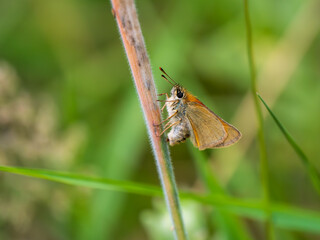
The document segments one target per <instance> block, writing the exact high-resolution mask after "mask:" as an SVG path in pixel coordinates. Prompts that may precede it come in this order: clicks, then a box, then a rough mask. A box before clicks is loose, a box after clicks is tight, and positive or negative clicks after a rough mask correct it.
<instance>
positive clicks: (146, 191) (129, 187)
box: [0, 166, 162, 196]
mask: <svg viewBox="0 0 320 240" xmlns="http://www.w3.org/2000/svg"><path fill="white" fill-rule="evenodd" d="M0 171H3V172H9V173H15V174H20V175H24V176H29V177H35V178H42V179H46V180H50V181H55V182H60V183H65V184H69V185H75V186H82V187H89V188H95V189H102V190H112V191H120V192H128V193H136V194H143V195H150V196H162V191H161V190H160V188H157V187H154V186H151V185H144V184H140V183H133V182H128V181H118V180H113V179H107V178H97V177H89V176H84V175H79V174H73V173H65V172H58V171H52V170H43V169H31V168H20V167H7V166H0Z"/></svg>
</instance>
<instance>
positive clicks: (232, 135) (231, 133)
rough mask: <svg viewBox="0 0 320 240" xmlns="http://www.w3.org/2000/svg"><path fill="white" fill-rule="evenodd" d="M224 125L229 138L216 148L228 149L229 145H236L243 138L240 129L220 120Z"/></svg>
mask: <svg viewBox="0 0 320 240" xmlns="http://www.w3.org/2000/svg"><path fill="white" fill-rule="evenodd" d="M219 119H220V120H221V122H222V124H223V127H224V129H225V131H226V132H227V138H226V139H225V140H224V141H223V142H222V143H220V144H218V145H217V146H215V147H214V148H222V147H227V146H229V145H232V144H234V143H235V142H237V141H238V140H239V139H240V138H241V133H240V132H239V130H238V129H236V128H235V127H234V126H232V125H230V124H229V123H227V122H225V121H224V120H223V119H221V118H219Z"/></svg>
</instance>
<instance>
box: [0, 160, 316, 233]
mask: <svg viewBox="0 0 320 240" xmlns="http://www.w3.org/2000/svg"><path fill="white" fill-rule="evenodd" d="M0 171H3V172H9V173H15V174H19V175H23V176H30V177H34V178H40V179H46V180H50V181H55V182H60V183H65V184H69V185H74V186H81V187H89V188H94V189H103V190H112V191H120V192H127V193H135V194H142V195H146V196H162V194H163V193H162V191H161V189H160V188H159V187H156V186H153V185H148V184H141V183H135V182H129V181H119V180H113V179H106V178H98V177H88V176H84V175H79V174H72V173H64V172H58V171H52V170H42V169H32V168H21V167H8V166H0ZM180 197H181V198H183V199H189V200H193V201H196V202H198V203H202V204H208V205H211V206H214V207H215V208H217V209H219V210H223V211H226V212H229V213H232V214H236V215H238V216H241V217H247V218H251V219H254V220H258V221H266V220H267V219H268V216H267V213H266V212H265V204H264V202H263V201H260V200H249V199H236V198H231V197H226V196H222V195H209V196H206V195H201V194H197V193H192V192H181V193H180ZM270 210H271V217H272V221H273V222H274V224H275V225H276V226H279V227H281V228H284V229H290V230H300V231H306V232H312V233H317V234H320V228H319V226H320V213H319V212H314V211H310V210H306V209H301V208H297V207H292V206H288V205H285V204H276V203H270Z"/></svg>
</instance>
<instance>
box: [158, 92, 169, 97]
mask: <svg viewBox="0 0 320 240" xmlns="http://www.w3.org/2000/svg"><path fill="white" fill-rule="evenodd" d="M163 95H166V97H167V98H169V96H168V93H160V94H158V96H159V97H160V96H163Z"/></svg>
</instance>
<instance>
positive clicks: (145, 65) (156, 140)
mask: <svg viewBox="0 0 320 240" xmlns="http://www.w3.org/2000/svg"><path fill="white" fill-rule="evenodd" d="M111 2H112V7H113V9H112V13H113V15H114V17H115V19H116V21H117V24H118V27H119V31H120V34H121V38H122V41H123V45H124V48H125V51H126V55H127V57H128V60H129V65H130V68H131V72H132V75H133V78H134V83H135V86H136V89H137V92H138V95H139V99H140V103H141V107H142V110H143V113H144V116H145V122H146V125H147V129H148V132H149V136H150V140H151V143H152V148H153V151H154V156H155V160H156V165H157V169H158V173H159V177H160V181H161V183H162V189H163V193H164V196H165V198H166V203H167V207H168V209H169V212H170V214H171V218H172V222H173V225H174V232H175V237H176V239H186V238H187V237H186V231H185V229H184V225H183V221H182V214H181V210H180V204H179V197H178V191H177V187H176V184H175V180H174V174H173V170H172V164H171V159H170V155H169V149H168V146H167V143H166V141H165V138H164V136H162V137H159V135H160V132H161V126H160V127H159V126H158V125H159V123H160V122H161V114H160V108H159V105H158V103H157V94H156V89H155V84H154V81H153V76H152V72H151V66H150V61H149V58H148V55H147V50H146V47H145V43H144V39H143V36H142V32H141V28H140V24H139V20H138V17H137V12H136V8H135V5H134V1H133V0H111Z"/></svg>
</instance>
